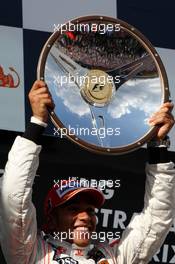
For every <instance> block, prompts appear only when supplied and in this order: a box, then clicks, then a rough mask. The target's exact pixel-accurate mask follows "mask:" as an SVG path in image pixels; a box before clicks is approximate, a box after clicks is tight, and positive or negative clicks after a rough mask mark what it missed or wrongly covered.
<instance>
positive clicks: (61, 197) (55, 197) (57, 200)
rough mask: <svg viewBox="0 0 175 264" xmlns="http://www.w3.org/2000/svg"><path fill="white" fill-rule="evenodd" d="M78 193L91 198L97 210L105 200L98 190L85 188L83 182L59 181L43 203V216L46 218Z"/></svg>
mask: <svg viewBox="0 0 175 264" xmlns="http://www.w3.org/2000/svg"><path fill="white" fill-rule="evenodd" d="M79 193H86V194H87V195H88V197H91V201H92V204H93V205H94V206H95V207H96V208H99V207H101V206H102V205H103V204H104V201H105V198H104V195H103V193H102V192H101V191H100V190H98V189H96V188H91V187H85V184H84V182H83V181H77V180H60V181H59V184H58V183H56V184H54V186H53V187H52V188H51V189H50V190H49V192H48V194H47V196H46V199H45V203H44V213H45V216H48V215H49V214H50V213H51V211H52V210H53V209H54V208H56V207H57V206H59V205H62V204H64V203H65V202H67V201H69V200H70V199H72V198H74V197H75V196H76V195H77V194H79Z"/></svg>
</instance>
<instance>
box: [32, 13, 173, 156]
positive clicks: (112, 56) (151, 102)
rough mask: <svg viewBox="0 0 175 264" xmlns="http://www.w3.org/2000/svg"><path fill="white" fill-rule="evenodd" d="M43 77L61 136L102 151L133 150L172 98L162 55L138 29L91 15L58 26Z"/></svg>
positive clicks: (43, 59) (46, 50)
mask: <svg viewBox="0 0 175 264" xmlns="http://www.w3.org/2000/svg"><path fill="white" fill-rule="evenodd" d="M37 77H38V79H41V80H44V81H45V82H46V83H47V85H48V87H49V91H50V93H51V95H52V97H53V100H54V103H55V109H54V111H53V112H50V116H51V119H52V121H53V123H54V125H55V127H56V128H57V131H59V133H60V136H61V137H62V136H63V135H66V136H67V137H68V138H69V139H71V140H73V141H74V142H76V143H77V144H79V145H80V146H81V147H83V148H86V149H88V150H90V151H93V152H96V153H101V154H105V153H107V154H122V153H127V152H130V151H133V150H135V149H137V148H139V147H140V146H142V145H143V144H144V143H146V142H147V141H148V140H150V139H151V138H152V137H153V136H154V133H155V130H156V128H155V127H150V125H149V124H148V119H149V117H150V116H151V115H152V114H153V113H154V112H156V111H157V110H158V109H159V107H160V105H161V104H162V103H163V102H166V101H168V99H169V89H168V81H167V76H166V72H165V69H164V67H163V64H162V62H161V59H160V57H159V55H158V54H157V52H156V50H155V49H154V47H153V46H152V44H151V43H150V42H149V41H148V40H147V39H146V38H145V37H144V36H143V35H142V34H141V33H140V32H139V31H138V30H136V29H135V28H134V27H132V26H131V25H129V24H127V23H126V22H124V21H121V20H119V19H115V18H111V17H101V16H88V17H81V18H77V19H75V20H72V21H71V22H70V21H69V22H68V23H66V24H64V25H62V26H60V27H59V29H57V30H56V31H55V32H54V33H53V34H52V35H51V37H50V38H49V39H48V41H47V42H46V44H45V46H44V47H43V50H42V52H41V55H40V59H39V62H38V69H37Z"/></svg>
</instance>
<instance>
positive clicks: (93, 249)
mask: <svg viewBox="0 0 175 264" xmlns="http://www.w3.org/2000/svg"><path fill="white" fill-rule="evenodd" d="M43 238H44V240H46V241H47V243H49V244H50V245H51V246H52V248H53V250H54V252H55V253H54V257H53V260H54V261H55V263H59V260H60V259H63V258H68V257H69V258H72V259H73V260H77V263H78V260H83V259H86V260H92V262H90V263H98V264H110V263H114V264H115V263H116V262H115V259H114V255H113V252H112V250H110V249H109V246H108V244H107V243H100V242H96V243H95V244H92V243H91V244H89V245H88V246H86V247H79V246H77V245H76V244H71V243H69V242H67V241H60V240H58V239H55V238H53V237H52V236H51V235H44V236H43ZM109 260H110V261H109ZM111 260H112V262H111ZM61 263H62V262H61ZM70 263H71V262H70ZM72 263H73V262H72ZM75 263H76V262H75Z"/></svg>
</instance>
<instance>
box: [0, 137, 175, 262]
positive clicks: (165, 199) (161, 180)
mask: <svg viewBox="0 0 175 264" xmlns="http://www.w3.org/2000/svg"><path fill="white" fill-rule="evenodd" d="M40 150H41V146H39V145H36V144H35V143H34V142H32V141H30V140H28V139H25V138H23V137H19V136H18V137H17V138H16V140H15V142H14V144H13V147H12V149H11V151H10V153H9V158H8V162H7V165H6V168H5V174H4V176H3V181H2V190H1V199H0V201H1V205H0V210H1V213H0V215H1V218H0V220H1V221H0V222H1V247H2V250H3V253H4V256H5V259H6V261H7V264H34V263H37V264H49V263H60V264H76V263H80V264H83V263H85V264H86V263H92V264H93V263H101V264H102V263H103V264H104V263H110V264H112V263H117V264H145V263H148V262H149V261H150V260H151V258H152V256H153V255H154V254H155V253H156V251H157V250H158V249H159V247H160V246H161V244H162V243H163V241H164V239H165V237H166V235H167V233H168V231H169V229H170V227H171V224H172V220H173V217H174V208H175V205H174V204H175V197H174V189H175V188H174V186H175V177H174V175H175V170H174V164H173V163H172V162H169V163H162V164H152V165H149V164H147V165H146V174H147V179H146V189H145V200H144V201H145V202H144V209H143V211H142V212H141V213H140V214H137V215H134V216H133V218H132V219H131V221H130V224H129V225H128V227H127V228H126V229H125V231H124V232H123V235H122V239H121V240H120V243H119V244H115V245H114V246H113V247H110V246H108V245H107V244H105V243H101V244H98V243H97V244H96V245H95V246H94V245H89V246H88V247H86V248H78V247H77V246H76V245H74V244H73V245H71V244H69V243H67V242H63V243H61V241H59V240H56V239H53V238H51V237H48V238H47V239H43V237H42V236H41V235H38V234H37V222H36V210H35V207H34V205H33V204H32V185H33V181H34V177H35V174H36V170H37V168H38V163H39V158H38V157H39V153H40ZM40 191H42V190H40Z"/></svg>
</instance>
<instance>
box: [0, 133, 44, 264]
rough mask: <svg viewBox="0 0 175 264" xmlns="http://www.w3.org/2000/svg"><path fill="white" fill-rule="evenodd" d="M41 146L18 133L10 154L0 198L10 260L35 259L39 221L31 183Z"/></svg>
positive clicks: (0, 220) (3, 239) (4, 246)
mask: <svg viewBox="0 0 175 264" xmlns="http://www.w3.org/2000/svg"><path fill="white" fill-rule="evenodd" d="M40 150H41V146H37V145H36V144H35V143H34V142H32V141H30V140H28V139H25V138H23V137H19V136H18V137H17V138H16V140H15V142H14V144H13V146H12V149H11V151H10V152H9V155H8V162H7V164H6V168H5V173H4V175H3V179H2V186H1V199H0V203H1V205H0V215H1V217H0V228H1V246H2V251H3V253H4V256H5V259H6V261H7V263H8V264H13V263H15V264H16V263H21V264H22V263H25V264H29V263H30V264H32V263H34V258H35V256H34V254H35V253H34V252H35V246H36V240H37V223H36V212H35V207H34V206H33V204H32V185H33V180H34V177H35V174H36V170H37V167H38V163H39V162H38V160H39V159H38V156H39V153H40Z"/></svg>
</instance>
